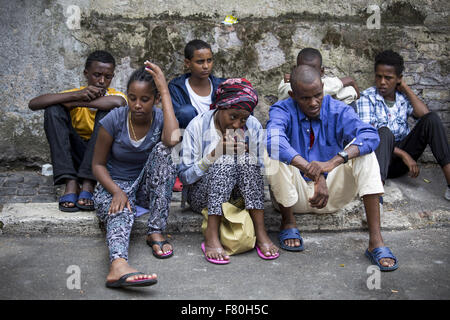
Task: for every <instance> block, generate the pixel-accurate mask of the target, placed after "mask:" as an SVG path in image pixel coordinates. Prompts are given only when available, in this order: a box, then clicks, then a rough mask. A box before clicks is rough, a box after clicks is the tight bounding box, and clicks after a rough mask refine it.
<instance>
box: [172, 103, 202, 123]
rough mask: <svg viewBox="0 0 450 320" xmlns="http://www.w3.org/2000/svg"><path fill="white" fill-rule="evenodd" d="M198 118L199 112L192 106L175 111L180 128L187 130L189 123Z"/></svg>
mask: <svg viewBox="0 0 450 320" xmlns="http://www.w3.org/2000/svg"><path fill="white" fill-rule="evenodd" d="M196 116H197V110H195V108H194V107H193V106H191V105H184V106H182V107H181V108H179V109H178V110H176V111H175V117H176V118H177V120H178V124H179V126H180V128H186V127H187V125H188V124H189V122H190V121H191V120H192V119H194V118H195V117H196Z"/></svg>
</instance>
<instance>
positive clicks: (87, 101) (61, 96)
mask: <svg viewBox="0 0 450 320" xmlns="http://www.w3.org/2000/svg"><path fill="white" fill-rule="evenodd" d="M115 66H116V64H115V60H114V57H113V56H112V55H111V54H110V53H108V52H106V51H102V50H99V51H95V52H93V53H91V54H90V55H89V56H88V58H87V60H86V64H85V68H84V76H85V78H86V80H87V86H84V87H80V88H77V89H72V90H66V91H63V92H61V93H47V94H43V95H40V96H38V97H35V98H34V99H32V100H31V101H30V102H29V104H28V107H29V108H30V109H31V110H33V111H34V110H40V109H45V112H44V129H45V134H46V136H47V140H48V143H49V146H50V154H51V160H52V165H53V181H54V184H55V185H57V184H64V183H65V185H66V187H65V191H64V195H63V196H62V197H61V198H60V199H59V209H60V210H61V211H67V212H74V211H78V210H79V209H82V210H94V202H93V200H92V193H93V191H94V188H95V185H96V180H95V177H94V176H93V174H92V169H91V162H92V156H93V153H94V147H95V140H96V138H97V131H98V125H97V123H98V122H99V121H100V119H102V118H103V117H104V116H105V115H106V114H107V113H108V112H109V110H111V109H113V108H115V107H120V106H123V105H126V104H127V100H126V96H125V95H124V94H123V93H121V92H119V91H116V90H114V89H112V88H109V85H110V84H111V80H112V79H113V77H114V69H115ZM80 184H81V192H80Z"/></svg>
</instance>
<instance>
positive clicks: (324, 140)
mask: <svg viewBox="0 0 450 320" xmlns="http://www.w3.org/2000/svg"><path fill="white" fill-rule="evenodd" d="M310 124H311V126H312V130H313V131H314V136H315V139H314V144H313V146H312V147H311V148H310ZM266 129H267V151H268V153H269V155H270V157H271V158H272V159H276V160H280V161H281V162H284V163H286V164H290V163H291V161H292V159H293V158H294V157H295V156H297V155H300V156H301V157H302V158H304V159H305V160H306V161H308V162H311V161H322V162H325V161H328V160H330V159H332V158H333V157H334V156H336V154H337V153H338V152H339V151H342V150H344V147H345V146H346V145H347V144H348V143H350V142H351V144H352V145H356V146H357V147H358V148H359V153H360V155H361V156H362V155H365V154H368V153H370V152H372V151H374V150H375V149H376V148H377V147H378V144H379V143H380V138H379V136H378V132H377V130H376V129H375V128H374V127H372V126H371V125H370V124H367V123H364V122H362V121H361V120H360V119H359V117H358V115H357V114H356V113H355V111H354V110H353V109H352V108H351V107H350V106H348V105H346V104H345V103H343V102H341V101H338V100H335V99H333V98H331V96H329V95H326V96H325V97H324V98H323V100H322V107H321V109H320V115H319V117H318V118H316V119H309V118H308V117H307V116H306V115H305V114H304V113H303V112H302V111H301V110H300V108H299V107H298V105H297V103H296V102H295V101H294V100H293V99H292V98H289V99H286V100H282V101H278V102H277V103H275V104H274V105H273V106H271V107H270V110H269V121H268V122H267V126H266Z"/></svg>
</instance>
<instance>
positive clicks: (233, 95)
mask: <svg viewBox="0 0 450 320" xmlns="http://www.w3.org/2000/svg"><path fill="white" fill-rule="evenodd" d="M257 104H258V94H257V93H256V90H255V89H253V86H252V84H251V83H250V82H249V81H248V80H247V79H244V78H233V79H228V80H226V81H224V82H222V83H221V84H220V85H219V87H218V88H217V90H216V102H214V103H212V104H211V106H210V109H211V110H212V109H219V110H223V109H240V110H246V111H248V112H250V113H252V112H253V109H254V108H255V107H256V105H257Z"/></svg>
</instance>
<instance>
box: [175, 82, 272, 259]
mask: <svg viewBox="0 0 450 320" xmlns="http://www.w3.org/2000/svg"><path fill="white" fill-rule="evenodd" d="M257 104H258V95H257V93H256V91H255V90H254V89H253V87H252V85H251V83H250V82H249V81H248V80H246V79H243V78H238V79H228V80H226V81H225V82H223V83H222V84H221V85H220V86H219V87H218V88H217V91H216V102H215V103H213V104H212V105H211V110H209V111H207V112H205V113H203V114H201V115H198V116H197V117H195V118H194V119H193V120H192V121H191V122H190V123H189V125H188V127H187V128H186V131H185V132H184V136H183V142H182V150H181V155H182V159H181V164H180V166H179V169H178V175H179V177H180V179H181V181H182V183H183V185H184V186H186V189H185V190H184V194H185V197H186V200H187V202H188V203H189V204H190V206H191V209H192V210H193V211H195V212H201V211H202V210H203V209H204V208H207V209H208V226H207V228H206V230H205V242H204V243H202V250H203V252H204V254H205V258H206V260H207V261H209V262H211V263H216V264H226V263H228V262H229V256H228V255H227V253H226V252H225V250H224V248H223V246H222V244H221V243H220V240H219V225H220V222H221V218H222V216H223V212H222V204H223V203H225V202H227V201H229V200H230V198H231V199H235V198H238V197H242V198H243V199H244V202H245V209H247V210H248V211H249V213H250V216H251V218H252V220H253V224H254V227H255V235H256V246H255V247H256V250H257V252H258V255H259V256H260V257H261V258H263V259H266V260H268V259H275V258H277V257H278V256H279V253H278V247H276V246H275V245H274V244H273V243H272V241H271V240H270V238H269V237H268V235H267V232H266V230H265V226H264V180H263V175H262V171H261V170H262V163H263V161H262V159H263V150H264V149H261V148H263V146H264V144H263V141H262V140H263V130H262V126H261V124H260V123H259V121H258V120H257V119H256V118H255V117H254V116H252V115H251V114H252V112H253V109H254V108H255V107H256V105H257Z"/></svg>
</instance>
